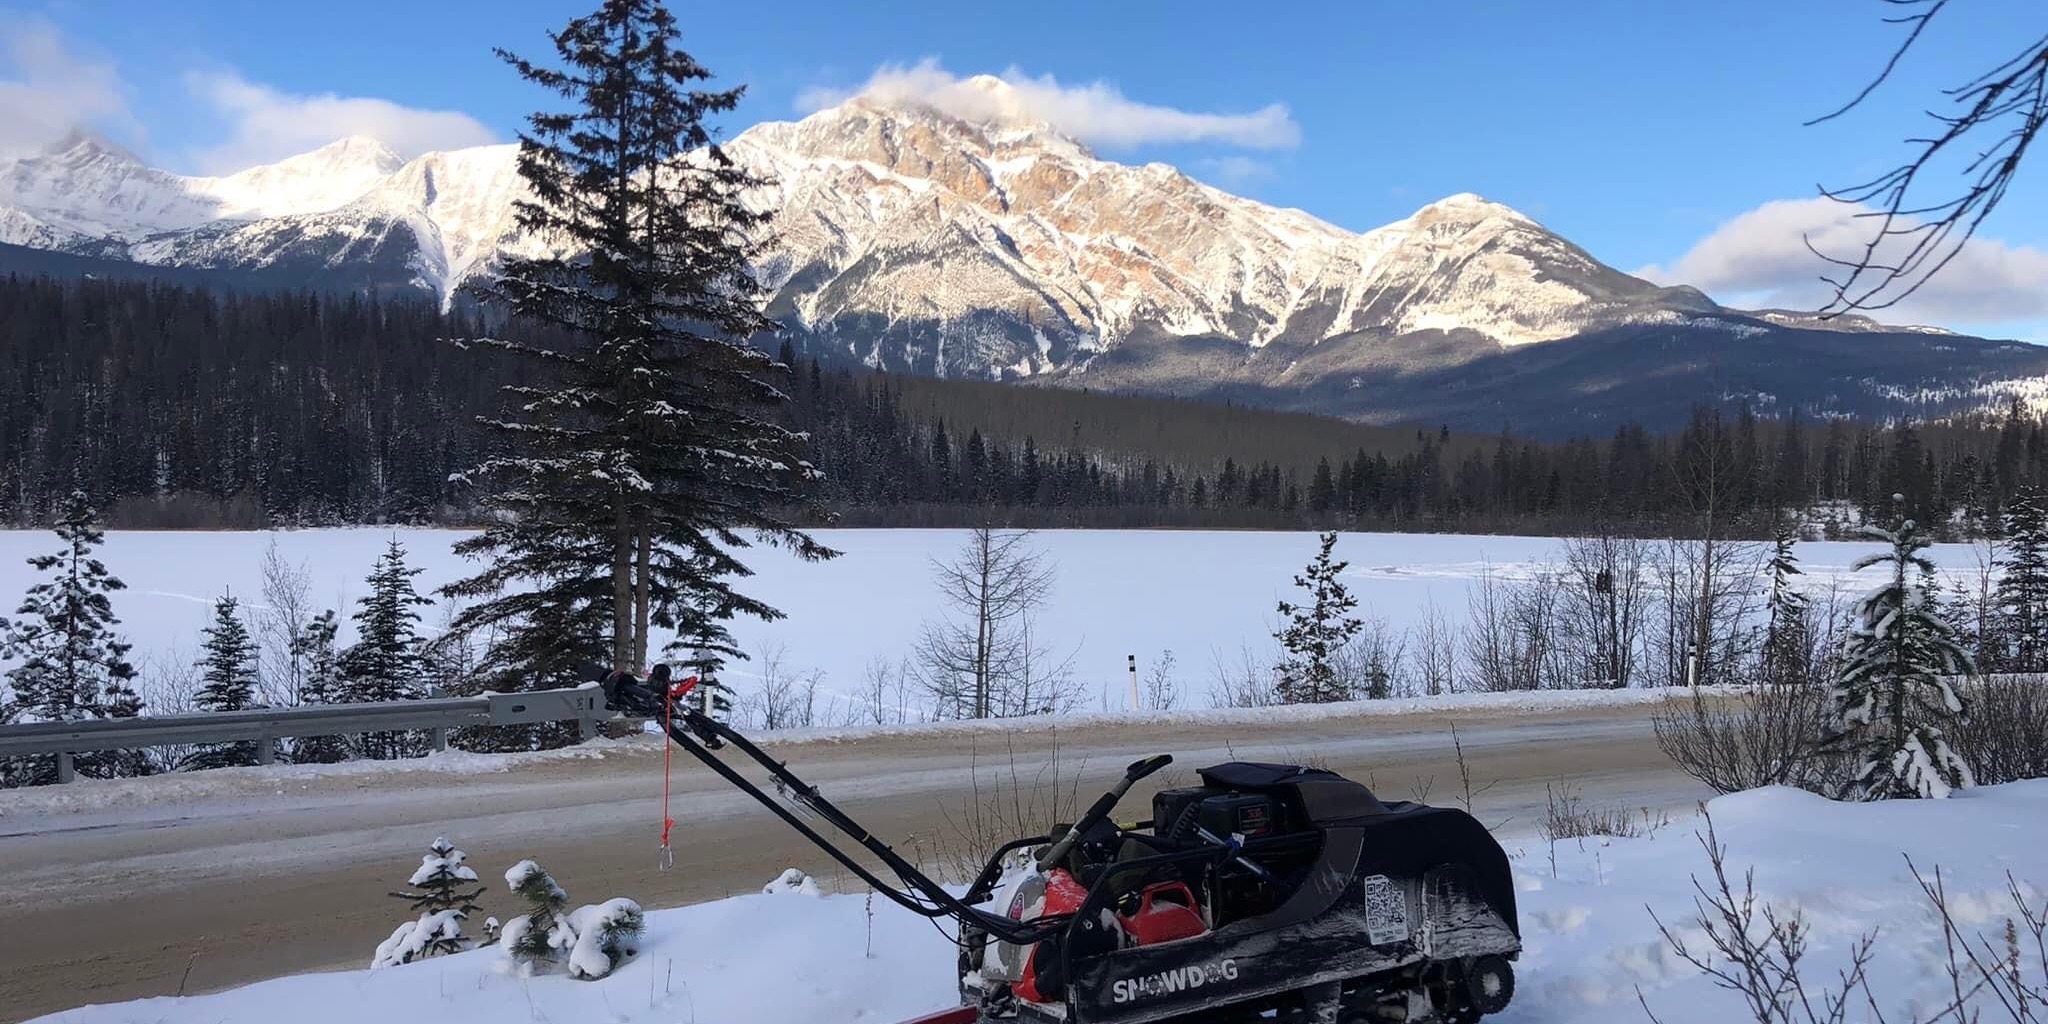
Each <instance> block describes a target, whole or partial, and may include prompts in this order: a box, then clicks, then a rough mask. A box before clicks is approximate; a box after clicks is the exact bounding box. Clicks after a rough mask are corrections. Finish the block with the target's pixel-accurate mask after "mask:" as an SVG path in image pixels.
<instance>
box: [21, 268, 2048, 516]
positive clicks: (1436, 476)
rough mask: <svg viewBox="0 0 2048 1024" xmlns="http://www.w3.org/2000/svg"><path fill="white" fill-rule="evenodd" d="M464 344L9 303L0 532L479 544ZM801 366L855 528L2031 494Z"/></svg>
mask: <svg viewBox="0 0 2048 1024" xmlns="http://www.w3.org/2000/svg"><path fill="white" fill-rule="evenodd" d="M483 329H484V325H483V324H482V323H481V322H480V321H479V320H478V318H477V316H476V314H474V313H464V312H456V313H452V314H448V313H442V312H440V311H439V310H438V309H437V308H436V307H434V306H433V305H432V304H430V303H428V302H425V301H414V300H410V299H392V300H376V299H368V298H362V297H328V296H315V295H311V294H300V295H286V294H228V293H223V294H212V293H208V292H206V291H203V290H195V289H193V288H189V287H179V286H172V285H165V284H152V283H145V282H118V281H100V280H80V281H55V280H51V279H47V278H29V277H23V276H15V277H9V278H6V279H0V521H4V522H9V523H15V524H23V525H27V524H37V523H44V522H48V521H50V520H51V519H52V517H53V510H54V506H55V503H56V502H58V501H59V500H61V498H62V497H63V496H64V495H65V494H67V493H68V492H69V491H70V490H71V488H72V487H73V486H74V484H77V485H82V486H83V487H85V489H86V490H88V491H89V492H91V493H92V494H93V495H94V496H95V497H96V498H97V499H98V500H99V501H101V502H102V503H103V505H104V506H105V507H107V508H109V509H110V521H111V522H112V523H113V524H114V525H119V526H130V527H143V526H159V527H250V526H260V525H318V524H337V523H396V522H404V523H426V522H447V523H462V522H468V521H472V520H473V514H472V511H471V510H472V508H473V503H474V499H475V495H473V494H471V493H468V492H466V491H465V490H464V489H463V488H462V487H461V486H460V485H458V484H455V483H451V482H450V480H449V475H450V474H451V473H453V472H456V471H459V470H461V469H463V468H465V467H467V466H469V465H471V464H473V462H474V460H475V458H476V457H477V455H478V454H479V450H478V446H479V444H480V443H481V440H480V435H479V434H478V432H477V431H476V429H475V427H474V422H473V418H474V416H475V415H476V414H478V413H480V412H486V411H489V410H491V409H494V408H496V407H497V403H498V401H499V398H498V395H497V389H498V388H499V386H500V385H503V384H506V383H516V382H517V379H518V378H517V374H519V373H522V372H525V371H523V370H521V369H520V368H518V367H515V366H513V365H510V364H507V363H504V362H501V361H500V360H498V359H496V358H494V357H493V356H491V355H488V354H486V353H483V352H480V351H476V350H465V349H462V348H460V347H458V346H456V345H454V344H449V343H447V341H446V339H452V338H461V337H470V336H475V335H477V334H479V333H481V332H482V331H483ZM493 329H494V330H500V329H505V330H509V328H499V327H495V326H494V327H493ZM793 362H794V363H795V365H794V368H793V372H792V373H791V374H790V378H789V381H788V386H789V389H790V391H791V394H792V395H793V397H794V398H795V401H794V403H793V404H792V406H791V409H790V412H789V415H790V416H791V417H792V418H793V420H794V421H795V424H796V425H798V426H800V427H802V428H803V429H806V430H809V431H810V432H811V433H812V434H813V438H814V444H813V453H814V454H813V457H814V459H815V461H816V462H817V463H818V464H819V465H820V466H821V467H822V468H823V469H824V471H825V474H826V479H825V482H824V483H823V484H822V485H821V486H822V487H823V488H824V492H823V497H824V498H825V499H826V502H827V504H828V506H829V507H830V508H832V509H833V510H834V511H835V512H836V513H837V515H838V517H839V521H840V522H841V523H844V524H847V525H875V526H892V525H955V524H962V523H968V522H979V521H984V520H993V521H997V522H1005V523H1011V524H1018V525H1040V526H1053V525H1067V526H1120V527H1132V526H1231V527H1269V528H1281V527H1303V526H1314V525H1346V526H1357V527H1361V528H1373V529H1394V530H1408V529H1414V530H1442V529H1458V530H1483V531H1523V532H1557V531H1571V530H1573V529H1577V528H1582V527H1585V526H1587V525H1591V524H1594V523H1600V522H1604V523H1608V524H1611V525H1614V526H1617V527H1620V528H1624V529H1634V530H1641V531H1645V532H1648V531H1655V530H1659V529H1665V528H1682V527H1683V525H1684V524H1685V523H1686V522H1687V521H1690V520H1692V519H1695V518H1696V517H1698V516H1700V515H1704V514H1707V513H1708V512H1709V511H1710V510H1711V514H1712V515H1713V516H1714V517H1715V518H1716V519H1717V521H1718V523H1720V524H1728V525H1731V526H1732V527H1733V528H1735V529H1738V530H1746V531H1750V532H1761V531H1762V530H1764V529H1765V523H1766V522H1767V521H1768V520H1769V519H1770V518H1771V516H1770V514H1769V513H1771V512H1772V511H1773V510H1776V509H1786V508H1796V509H1808V508H1814V507H1823V508H1829V509H1836V510H1843V511H1846V510H1851V509H1867V510H1871V511H1876V512H1878V513H1881V514H1886V515H1889V514H1890V513H1891V512H1893V511H1895V509H1893V507H1892V506H1893V504H1894V503H1893V502H1892V500H1891V498H1890V496H1891V495H1892V494H1894V493H1898V494H1903V495H1904V496H1905V504H1906V506H1907V507H1906V508H1905V509H1904V511H1909V512H1911V513H1912V514H1914V515H1916V516H1918V517H1920V518H1921V519H1922V520H1923V521H1927V522H1935V523H1954V524H1956V528H1958V529H1966V528H1967V525H1966V523H1967V522H1968V521H1974V520H1975V517H1976V515H1977V514H1981V513H1982V512H1986V511H1995V510H1997V509H1998V508H2000V507H2002V505H2003V503H2004V501H2005V499H2006V497H2007V496H2009V495H2010V494H2011V493H2013V490H2014V489H2015V488H2016V487H2017V486H2018V485H2019V484H2020V483H2021V482H2022V481H2025V480H2028V479H2038V478H2042V477H2043V476H2048V436H2044V432H2043V429H2042V425H2041V422H2040V421H2039V420H2038V419H2037V418H2033V417H2031V416H2027V415H2022V414H2020V413H2019V411H2017V410H2015V411H2014V412H2013V413H2011V414H2009V415H2007V416H2004V417H1998V418H1996V419H1991V418H1983V419H1978V420H1973V421H1968V422H1963V423H1957V424H1948V425H1940V426H1928V427H1918V428H1916V427H1912V426H1886V427H1880V426H1875V425H1869V424H1858V423H1853V422H1849V421H1843V420H1829V421H1825V422H1812V421H1808V422H1802V421H1799V420H1797V419H1794V420H1790V421H1782V422H1781V421H1772V420H1759V419H1757V418H1756V417H1754V416H1751V415H1750V414H1749V413H1748V412H1747V411H1746V410H1744V409H1740V408H1738V409H1732V410H1715V409H1707V408H1701V409H1697V410H1695V411H1694V413H1693V416H1692V418H1691V423H1690V425H1689V426H1688V427H1687V428H1686V429H1685V430H1684V431H1682V432H1680V433H1678V434H1674V435H1668V436H1657V435H1652V434H1650V433H1649V432H1647V431H1645V430H1643V429H1642V428H1640V427H1623V428H1621V429H1620V430H1618V431H1616V432H1615V433H1614V434H1613V435H1612V436H1604V437H1598V438H1590V437H1580V438H1574V439H1571V440H1568V441H1564V442H1531V441H1524V440H1519V439H1517V438H1515V437H1514V436H1512V433H1511V432H1504V433H1502V434H1500V435H1494V436H1484V435H1473V434H1458V433H1452V432H1450V431H1448V430H1445V429H1442V428H1441V427H1439V426H1437V425H1430V424H1423V425H1417V426H1412V427H1364V426H1359V425H1355V424H1350V423H1345V422H1342V421H1337V420H1331V419H1325V418H1320V417H1313V416H1305V415H1293V414H1284V413H1274V412H1266V411H1260V410H1253V409H1247V408H1239V407H1231V406H1223V405H1214V404H1204V403H1198V402H1191V401H1179V400H1172V399H1158V398H1139V397H1131V396H1123V395H1114V394H1107V393H1101V392H1088V391H1068V390H1057V389H1051V388H1036V387H1028V386H1016V385H1003V384H993V383H986V382H971V381H948V380H934V379H929V378H915V377H899V376H894V375H885V374H876V373H868V372H858V373H857V372H852V371H848V370H845V369H831V368H826V367H821V366H819V365H818V364H816V363H815V362H809V361H794V360H793ZM1504 426H1506V427H1508V428H1510V430H1511V428H1512V425H1511V424H1510V425H1504ZM1962 513H1970V515H1968V516H1964V515H1962ZM1716 528H1717V529H1718V528H1720V527H1719V526H1717V527H1716Z"/></svg>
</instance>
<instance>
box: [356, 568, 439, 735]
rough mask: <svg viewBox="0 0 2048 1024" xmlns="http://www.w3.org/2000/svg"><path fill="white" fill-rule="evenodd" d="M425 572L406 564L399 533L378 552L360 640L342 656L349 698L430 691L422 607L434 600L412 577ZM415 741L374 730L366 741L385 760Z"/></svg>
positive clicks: (360, 612)
mask: <svg viewBox="0 0 2048 1024" xmlns="http://www.w3.org/2000/svg"><path fill="white" fill-rule="evenodd" d="M423 571H424V570H422V569H418V568H415V567H412V566H408V565H407V564H406V562H405V546H404V545H403V544H400V543H399V542H398V539H397V538H396V537H394V538H392V539H391V542H390V544H389V545H388V546H387V547H385V549H384V553H383V554H382V555H379V556H377V563H376V565H375V566H373V567H372V568H371V570H370V575H369V577H368V578H367V580H366V582H368V583H369V585H370V592H369V593H368V594H366V595H364V596H363V599H362V600H361V601H360V602H358V604H359V607H358V608H357V610H356V613H355V615H353V616H352V618H353V619H354V620H355V623H356V642H355V643H354V644H353V645H351V646H350V647H349V649H348V651H347V652H346V653H344V654H343V655H342V656H341V689H342V692H343V693H344V694H345V699H346V700H347V701H348V702H350V703H367V702H372V701H394V700H415V699H417V698H419V697H421V696H424V695H425V692H426V685H425V681H424V680H423V679H422V678H421V668H422V659H421V646H422V645H421V641H420V636H419V621H420V613H419V612H418V610H417V609H418V608H419V607H420V606H422V605H427V604H432V603H433V602H432V601H429V600H428V599H426V598H424V597H421V596H420V595H419V593H418V592H417V591H415V590H414V589H413V585H412V581H413V577H415V576H418V575H419V574H420V573H421V572H423ZM416 745H417V744H415V743H414V742H413V741H412V738H411V737H410V736H408V735H407V734H406V733H402V732H389V733H371V734H369V735H366V736H364V737H363V740H362V749H363V755H364V756H365V757H371V758H377V759H380V760H388V759H390V758H395V757H404V756H406V755H407V754H410V753H412V752H413V749H412V748H413V747H414V746H416Z"/></svg>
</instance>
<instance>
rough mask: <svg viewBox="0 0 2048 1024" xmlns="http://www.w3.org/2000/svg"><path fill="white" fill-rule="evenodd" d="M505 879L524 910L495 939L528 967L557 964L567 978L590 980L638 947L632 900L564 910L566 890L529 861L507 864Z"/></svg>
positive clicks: (640, 926)
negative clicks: (564, 971) (521, 901)
mask: <svg viewBox="0 0 2048 1024" xmlns="http://www.w3.org/2000/svg"><path fill="white" fill-rule="evenodd" d="M505 884H506V885H507V886H509V887H510V888H511V889H512V892H513V893H514V894H515V895H517V896H518V897H519V898H520V899H521V900H523V901H525V903H526V908H527V909H526V913H525V914H524V915H522V916H520V917H515V918H513V919H512V920H511V921H510V922H508V923H507V924H506V925H505V927H504V930H503V931H502V932H501V933H500V937H499V943H500V944H501V945H503V946H504V947H505V952H506V955H508V956H510V957H511V958H512V961H513V962H514V963H517V964H519V965H521V966H522V967H523V968H524V969H525V970H527V971H534V970H538V969H542V968H544V967H546V966H547V965H550V964H562V965H563V967H564V969H565V970H566V971H567V973H568V975H569V976H570V977H572V978H583V979H586V980H592V981H594V980H596V979H598V978H602V977H604V976H606V975H608V974H610V973H611V972H612V970H613V969H614V968H616V967H618V965H619V964H621V963H624V962H625V960H626V958H627V957H630V956H632V955H633V954H635V953H638V952H639V951H640V935H641V932H642V931H643V930H644V929H645V927H646V918H645V915H644V914H643V913H642V912H641V910H640V904H638V903H635V902H633V901H632V900H628V899H612V900H606V901H605V902H603V903H597V904H589V905H586V906H581V907H577V908H576V909H575V910H573V911H569V910H567V908H568V906H569V894H568V893H566V892H564V891H562V887H561V886H559V885H557V884H555V880H554V879H553V878H551V877H549V875H548V873H547V872H546V871H544V870H542V869H541V866H540V865H539V864H536V863H534V862H533V861H531V860H522V861H520V862H519V863H517V864H514V865H512V868H511V870H509V871H506V872H505Z"/></svg>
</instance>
